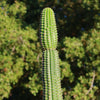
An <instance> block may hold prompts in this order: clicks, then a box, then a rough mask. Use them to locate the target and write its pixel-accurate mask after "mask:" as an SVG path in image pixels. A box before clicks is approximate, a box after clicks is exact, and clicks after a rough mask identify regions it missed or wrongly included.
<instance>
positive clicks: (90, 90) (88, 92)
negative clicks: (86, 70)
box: [86, 71, 95, 95]
mask: <svg viewBox="0 0 100 100" xmlns="http://www.w3.org/2000/svg"><path fill="white" fill-rule="evenodd" d="M94 79H95V71H94V72H93V77H92V82H91V86H90V88H89V90H88V91H87V93H86V95H88V94H89V92H90V91H91V90H92V88H93V84H94Z"/></svg>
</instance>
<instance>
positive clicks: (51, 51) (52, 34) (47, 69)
mask: <svg viewBox="0 0 100 100" xmlns="http://www.w3.org/2000/svg"><path fill="white" fill-rule="evenodd" d="M40 25H41V26H40V38H41V46H42V49H43V55H42V65H43V66H42V76H43V100H63V98H62V92H61V84H60V68H59V56H58V52H57V50H56V47H57V41H58V37H57V29H56V22H55V16H54V12H53V10H52V9H51V8H45V9H43V11H42V14H41V24H40Z"/></svg>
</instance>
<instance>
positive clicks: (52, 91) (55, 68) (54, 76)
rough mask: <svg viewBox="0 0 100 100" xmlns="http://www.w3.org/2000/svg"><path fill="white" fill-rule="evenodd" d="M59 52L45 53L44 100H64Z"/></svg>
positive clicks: (49, 51) (48, 51) (47, 51)
mask: <svg viewBox="0 0 100 100" xmlns="http://www.w3.org/2000/svg"><path fill="white" fill-rule="evenodd" d="M58 60H59V59H58V52H57V50H45V51H43V70H42V71H43V85H44V86H43V88H44V89H43V92H44V100H62V93H61V86H60V69H59V63H58V62H59V61H58Z"/></svg>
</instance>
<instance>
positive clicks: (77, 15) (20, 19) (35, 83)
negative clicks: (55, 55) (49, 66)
mask: <svg viewBox="0 0 100 100" xmlns="http://www.w3.org/2000/svg"><path fill="white" fill-rule="evenodd" d="M45 7H51V8H52V9H53V10H54V12H55V16H56V21H57V27H58V33H59V34H58V35H59V37H58V38H59V43H58V48H57V50H58V51H59V57H60V59H59V61H60V68H61V85H62V92H63V97H64V100H99V99H100V46H99V45H100V1H99V0H51V1H49V0H1V1H0V100H42V79H41V58H42V54H41V47H40V39H39V23H40V13H41V11H42V9H43V8H45Z"/></svg>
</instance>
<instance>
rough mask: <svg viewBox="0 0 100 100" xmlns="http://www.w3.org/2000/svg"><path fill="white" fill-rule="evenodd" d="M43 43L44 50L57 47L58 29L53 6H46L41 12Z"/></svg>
mask: <svg viewBox="0 0 100 100" xmlns="http://www.w3.org/2000/svg"><path fill="white" fill-rule="evenodd" d="M40 24H41V25H40V37H41V44H42V48H43V49H44V50H46V49H56V47H57V29H56V22H55V15H54V12H53V10H52V9H51V8H45V9H43V11H42V14H41V23H40Z"/></svg>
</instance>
